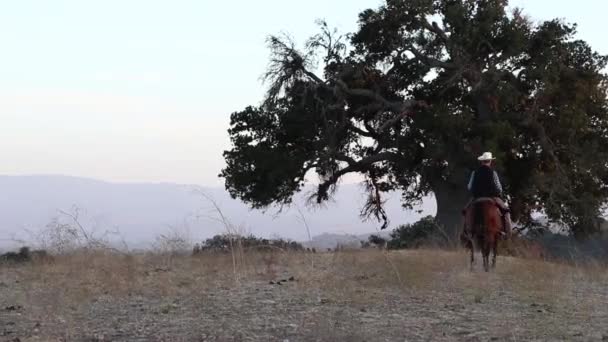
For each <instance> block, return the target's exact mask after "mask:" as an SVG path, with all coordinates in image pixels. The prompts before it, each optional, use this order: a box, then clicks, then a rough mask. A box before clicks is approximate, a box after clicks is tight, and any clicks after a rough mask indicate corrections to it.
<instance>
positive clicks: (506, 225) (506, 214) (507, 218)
mask: <svg viewBox="0 0 608 342" xmlns="http://www.w3.org/2000/svg"><path fill="white" fill-rule="evenodd" d="M494 201H495V202H496V205H498V207H499V208H500V212H501V213H502V221H503V230H504V232H505V235H506V236H507V237H510V236H511V228H512V223H511V214H510V210H509V207H507V204H506V203H505V202H504V201H503V200H502V199H501V198H498V197H496V198H494Z"/></svg>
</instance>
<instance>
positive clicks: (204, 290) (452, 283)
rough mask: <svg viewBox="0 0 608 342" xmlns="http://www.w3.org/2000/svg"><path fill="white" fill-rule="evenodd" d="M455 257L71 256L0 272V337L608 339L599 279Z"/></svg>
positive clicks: (606, 281) (521, 262)
mask: <svg viewBox="0 0 608 342" xmlns="http://www.w3.org/2000/svg"><path fill="white" fill-rule="evenodd" d="M480 266H481V265H479V263H478V265H477V269H475V270H474V271H471V270H469V267H468V256H467V255H466V253H465V252H464V251H440V250H415V251H396V252H386V251H380V250H358V251H342V252H334V253H316V254H312V253H295V252H293V253H287V252H282V251H280V250H276V251H266V252H260V251H257V252H256V251H240V252H239V253H234V254H230V253H226V254H222V253H215V254H202V255H199V256H188V255H181V256H179V255H177V256H176V255H171V254H160V253H155V254H154V253H151V254H134V255H125V254H120V253H117V252H104V251H81V252H76V253H73V254H71V255H62V256H56V257H54V258H53V259H52V260H39V261H35V262H29V263H22V264H12V265H11V264H4V265H2V266H0V340H1V341H602V340H604V341H606V340H608V305H607V304H608V272H607V269H606V268H605V267H603V266H600V265H588V264H587V265H584V266H583V265H564V264H557V263H549V262H545V261H541V260H532V259H520V258H511V257H499V259H498V265H497V269H496V270H495V271H494V272H491V273H485V272H482V271H481V267H480Z"/></svg>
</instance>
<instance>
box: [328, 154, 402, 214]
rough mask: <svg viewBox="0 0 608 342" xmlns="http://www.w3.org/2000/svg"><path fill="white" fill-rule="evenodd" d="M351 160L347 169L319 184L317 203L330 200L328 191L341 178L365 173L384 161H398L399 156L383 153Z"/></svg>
mask: <svg viewBox="0 0 608 342" xmlns="http://www.w3.org/2000/svg"><path fill="white" fill-rule="evenodd" d="M348 159H350V161H351V162H350V163H349V165H348V166H347V167H345V168H343V169H340V170H338V171H336V172H334V173H333V174H332V175H331V176H330V177H329V178H328V179H327V180H325V181H324V182H323V183H321V184H319V188H318V190H317V193H316V196H317V203H321V202H322V201H324V200H327V199H328V194H327V193H328V190H329V188H330V187H331V186H333V185H335V184H336V183H337V182H338V180H340V178H341V177H342V176H344V175H346V174H348V173H351V172H361V171H365V170H366V169H367V168H368V167H369V166H371V165H373V164H375V163H379V162H382V161H395V162H396V161H398V159H399V155H397V154H395V153H392V152H382V153H378V154H376V155H372V156H369V157H365V158H363V159H361V160H359V161H355V160H354V159H352V158H350V157H348Z"/></svg>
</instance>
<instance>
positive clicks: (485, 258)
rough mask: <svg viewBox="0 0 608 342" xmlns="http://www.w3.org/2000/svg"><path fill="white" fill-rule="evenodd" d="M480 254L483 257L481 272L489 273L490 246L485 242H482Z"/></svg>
mask: <svg viewBox="0 0 608 342" xmlns="http://www.w3.org/2000/svg"><path fill="white" fill-rule="evenodd" d="M481 254H482V255H483V270H484V271H486V272H489V271H490V246H489V244H488V243H487V242H485V241H484V243H483V247H482V249H481Z"/></svg>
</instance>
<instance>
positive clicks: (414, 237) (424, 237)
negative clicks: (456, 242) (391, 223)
mask: <svg viewBox="0 0 608 342" xmlns="http://www.w3.org/2000/svg"><path fill="white" fill-rule="evenodd" d="M441 236H442V235H441V232H440V230H439V226H438V225H437V223H436V222H435V218H434V217H433V216H427V217H424V218H422V219H421V220H420V221H418V222H415V223H412V224H405V225H401V226H399V227H397V228H396V229H395V230H393V231H392V232H391V235H390V237H391V239H390V240H389V241H388V244H387V247H388V248H389V249H403V248H418V247H420V246H422V245H424V244H430V243H432V242H433V241H435V242H438V241H439V239H440V237H441Z"/></svg>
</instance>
